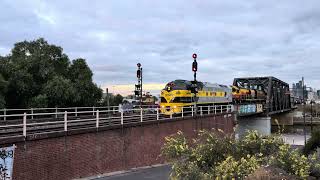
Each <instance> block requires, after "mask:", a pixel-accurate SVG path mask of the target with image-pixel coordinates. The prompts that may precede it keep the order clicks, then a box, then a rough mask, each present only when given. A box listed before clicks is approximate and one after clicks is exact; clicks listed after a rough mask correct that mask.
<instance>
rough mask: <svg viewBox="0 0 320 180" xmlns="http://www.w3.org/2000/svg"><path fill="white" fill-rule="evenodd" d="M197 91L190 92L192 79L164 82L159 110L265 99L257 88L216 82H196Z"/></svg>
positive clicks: (176, 110)
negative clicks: (195, 92) (195, 93)
mask: <svg viewBox="0 0 320 180" xmlns="http://www.w3.org/2000/svg"><path fill="white" fill-rule="evenodd" d="M197 88H198V93H197V95H196V96H194V93H191V90H192V81H188V80H180V79H178V80H174V81H171V82H169V83H167V84H166V86H165V88H164V89H163V90H162V91H161V95H160V98H161V100H160V111H161V113H162V114H165V115H171V114H178V113H181V112H182V111H183V110H182V109H183V107H191V106H193V105H194V104H197V106H209V105H223V104H226V105H227V104H233V103H237V102H243V101H257V100H264V99H265V96H266V94H265V92H264V91H263V90H261V89H259V88H256V89H254V88H244V87H238V86H226V85H221V84H217V83H209V82H200V81H198V82H197Z"/></svg>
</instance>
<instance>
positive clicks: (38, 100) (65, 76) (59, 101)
mask: <svg viewBox="0 0 320 180" xmlns="http://www.w3.org/2000/svg"><path fill="white" fill-rule="evenodd" d="M0 72H1V74H2V76H3V79H4V81H6V82H7V91H6V92H5V93H2V94H4V97H5V98H1V97H0V102H1V104H4V103H3V102H4V100H1V99H5V101H6V107H7V108H26V107H35V106H37V107H46V106H47V107H53V106H91V105H95V104H96V103H97V102H98V101H100V100H101V96H102V90H101V89H100V88H99V87H98V86H97V85H96V84H94V83H93V82H92V74H93V73H92V72H91V70H90V68H89V67H88V65H87V64H86V62H85V59H76V60H74V61H73V62H72V63H71V62H70V60H69V58H68V56H67V55H66V54H64V53H63V49H62V48H61V47H59V46H56V45H52V44H49V43H48V42H47V41H45V40H44V39H43V38H40V39H37V40H34V41H23V42H18V43H16V44H15V45H14V47H13V49H12V50H11V54H10V55H8V56H6V57H0ZM50 88H52V89H50ZM0 96H1V93H0ZM2 106H3V105H2Z"/></svg>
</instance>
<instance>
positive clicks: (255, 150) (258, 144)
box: [238, 131, 284, 157]
mask: <svg viewBox="0 0 320 180" xmlns="http://www.w3.org/2000/svg"><path fill="white" fill-rule="evenodd" d="M283 144H284V141H283V139H282V138H281V137H280V136H279V135H270V136H262V135H260V134H259V133H258V132H257V131H248V132H247V134H246V135H245V136H244V137H243V138H242V139H240V140H239V141H238V153H239V155H238V156H240V157H243V156H246V155H247V154H249V155H252V156H253V155H259V156H262V157H267V156H269V155H271V154H272V153H274V152H277V151H278V150H279V147H280V146H281V145H283Z"/></svg>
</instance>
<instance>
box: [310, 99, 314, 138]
mask: <svg viewBox="0 0 320 180" xmlns="http://www.w3.org/2000/svg"><path fill="white" fill-rule="evenodd" d="M310 104H311V133H312V130H313V122H312V113H313V111H312V104H313V100H311V101H310Z"/></svg>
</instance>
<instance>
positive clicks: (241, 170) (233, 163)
mask: <svg viewBox="0 0 320 180" xmlns="http://www.w3.org/2000/svg"><path fill="white" fill-rule="evenodd" d="M259 167H260V159H259V158H256V157H255V156H250V155H247V157H242V158H241V159H240V160H239V161H237V160H236V159H234V158H233V157H232V156H228V157H227V158H226V159H225V160H224V161H222V162H221V163H219V165H218V166H217V167H216V169H215V176H216V177H218V178H221V179H231V178H240V179H242V178H244V177H246V176H248V175H249V174H251V173H252V172H254V171H255V170H256V169H258V168H259Z"/></svg>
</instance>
